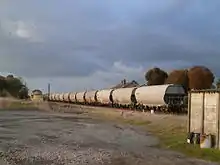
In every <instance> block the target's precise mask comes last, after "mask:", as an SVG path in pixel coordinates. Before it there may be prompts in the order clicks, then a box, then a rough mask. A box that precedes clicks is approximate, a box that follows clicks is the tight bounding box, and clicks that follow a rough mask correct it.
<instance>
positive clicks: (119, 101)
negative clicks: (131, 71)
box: [48, 84, 186, 113]
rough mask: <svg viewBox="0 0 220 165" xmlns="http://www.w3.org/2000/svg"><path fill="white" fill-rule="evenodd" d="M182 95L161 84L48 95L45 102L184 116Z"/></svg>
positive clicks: (174, 87)
mask: <svg viewBox="0 0 220 165" xmlns="http://www.w3.org/2000/svg"><path fill="white" fill-rule="evenodd" d="M185 96H186V93H185V90H184V88H183V87H182V86H181V85H176V84H165V85H153V86H140V87H130V88H118V89H101V90H93V91H82V92H68V93H51V94H49V97H48V100H49V101H52V102H63V103H72V104H81V105H92V106H110V107H114V108H126V109H135V110H146V111H147V110H154V111H156V112H168V113H184V112H186V111H185V105H184V99H185Z"/></svg>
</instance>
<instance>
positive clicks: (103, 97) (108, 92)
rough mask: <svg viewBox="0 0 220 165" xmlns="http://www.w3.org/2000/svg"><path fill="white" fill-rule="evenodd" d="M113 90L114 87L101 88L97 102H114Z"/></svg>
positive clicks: (102, 103)
mask: <svg viewBox="0 0 220 165" xmlns="http://www.w3.org/2000/svg"><path fill="white" fill-rule="evenodd" d="M112 91H113V89H103V90H99V91H98V92H97V94H96V98H97V102H98V103H99V104H101V105H109V104H112Z"/></svg>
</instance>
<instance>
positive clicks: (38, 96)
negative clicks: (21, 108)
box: [31, 89, 43, 101]
mask: <svg viewBox="0 0 220 165" xmlns="http://www.w3.org/2000/svg"><path fill="white" fill-rule="evenodd" d="M31 100H32V101H43V92H42V91H41V90H39V89H35V90H33V91H32V93H31Z"/></svg>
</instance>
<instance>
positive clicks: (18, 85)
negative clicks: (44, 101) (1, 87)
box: [5, 75, 28, 98]
mask: <svg viewBox="0 0 220 165" xmlns="http://www.w3.org/2000/svg"><path fill="white" fill-rule="evenodd" d="M5 88H6V90H7V91H8V92H9V93H10V94H11V96H13V97H21V98H24V97H25V96H21V95H22V94H25V95H28V94H27V93H28V88H27V86H26V85H25V84H23V82H22V80H21V79H20V78H17V77H14V76H13V75H8V76H7V77H6V85H5Z"/></svg>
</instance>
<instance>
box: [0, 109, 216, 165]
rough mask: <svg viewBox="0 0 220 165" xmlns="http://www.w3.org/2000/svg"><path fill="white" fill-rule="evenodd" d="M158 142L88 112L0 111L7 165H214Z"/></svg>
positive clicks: (0, 138) (0, 139)
mask: <svg viewBox="0 0 220 165" xmlns="http://www.w3.org/2000/svg"><path fill="white" fill-rule="evenodd" d="M157 143H158V140H157V138H155V137H152V136H151V135H150V134H148V133H146V132H142V131H140V130H138V129H136V128H134V127H128V126H125V125H118V124H115V123H109V122H103V121H99V120H95V119H91V118H89V117H88V116H86V115H85V114H74V113H71V114H70V113H55V112H42V111H34V110H33V111H31V110H30V111H27V110H26V111H3V110H2V111H0V152H1V153H0V154H1V160H0V164H2V165H7V164H16V165H44V164H45V165H52V164H53V165H86V164H89V165H98V164H104V165H151V164H152V165H157V164H162V165H174V164H178V165H186V164H187V165H189V164H193V165H197V164H198V165H208V164H211V163H208V162H205V161H200V160H196V159H188V158H186V157H185V156H183V155H181V154H178V153H175V152H170V151H165V150H161V149H157V148H156V147H154V146H155V145H156V144H157ZM212 164H214V163H212Z"/></svg>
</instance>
